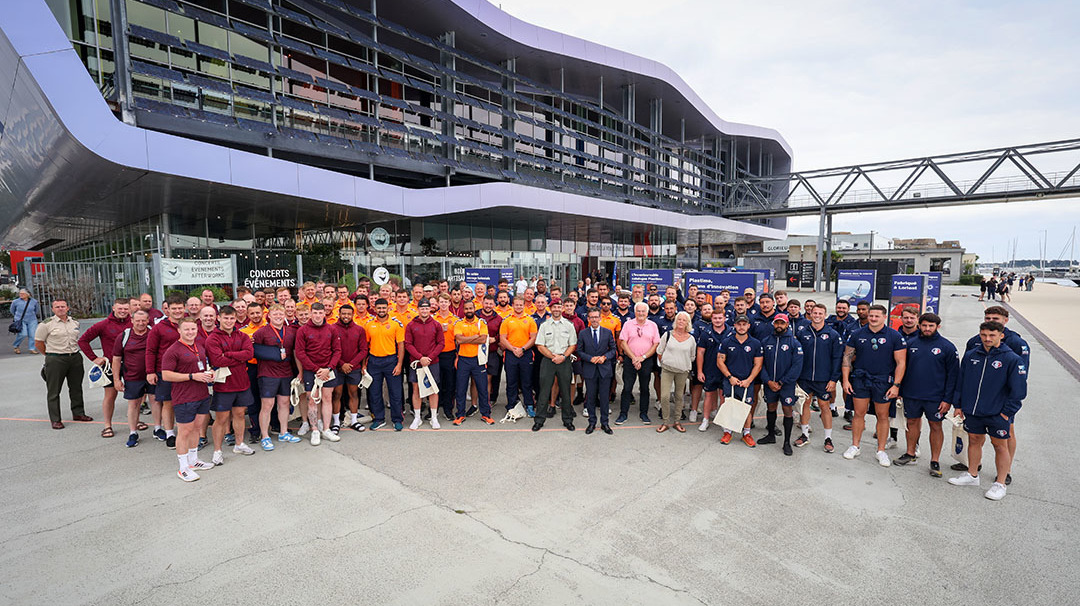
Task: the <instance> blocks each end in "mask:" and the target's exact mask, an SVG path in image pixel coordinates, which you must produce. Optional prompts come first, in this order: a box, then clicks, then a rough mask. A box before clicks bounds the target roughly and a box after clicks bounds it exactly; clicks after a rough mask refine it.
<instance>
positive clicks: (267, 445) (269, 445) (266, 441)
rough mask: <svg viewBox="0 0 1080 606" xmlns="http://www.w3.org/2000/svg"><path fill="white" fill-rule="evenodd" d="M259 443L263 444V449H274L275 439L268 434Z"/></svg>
mask: <svg viewBox="0 0 1080 606" xmlns="http://www.w3.org/2000/svg"><path fill="white" fill-rule="evenodd" d="M259 444H260V445H261V446H262V449H263V450H273V449H274V442H273V440H271V439H270V436H266V437H265V438H263V439H262V440H259Z"/></svg>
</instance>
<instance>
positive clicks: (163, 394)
mask: <svg viewBox="0 0 1080 606" xmlns="http://www.w3.org/2000/svg"><path fill="white" fill-rule="evenodd" d="M154 399H155V400H157V401H158V402H169V401H171V400H172V383H169V382H168V381H166V380H165V379H162V378H161V373H160V372H159V373H158V376H157V385H155V386H154Z"/></svg>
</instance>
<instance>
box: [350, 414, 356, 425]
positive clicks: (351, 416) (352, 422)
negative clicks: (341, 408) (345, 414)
mask: <svg viewBox="0 0 1080 606" xmlns="http://www.w3.org/2000/svg"><path fill="white" fill-rule="evenodd" d="M356 419H357V414H356V413H355V412H350V413H349V425H356Z"/></svg>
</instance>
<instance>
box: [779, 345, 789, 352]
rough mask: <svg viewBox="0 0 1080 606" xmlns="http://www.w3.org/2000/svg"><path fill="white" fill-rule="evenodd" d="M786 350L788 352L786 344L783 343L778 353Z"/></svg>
mask: <svg viewBox="0 0 1080 606" xmlns="http://www.w3.org/2000/svg"><path fill="white" fill-rule="evenodd" d="M787 350H788V346H787V343H784V344H783V345H781V346H780V351H787Z"/></svg>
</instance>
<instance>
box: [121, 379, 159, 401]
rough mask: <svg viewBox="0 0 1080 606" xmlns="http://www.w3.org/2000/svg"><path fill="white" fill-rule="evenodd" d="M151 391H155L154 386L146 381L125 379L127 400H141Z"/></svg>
mask: <svg viewBox="0 0 1080 606" xmlns="http://www.w3.org/2000/svg"><path fill="white" fill-rule="evenodd" d="M151 393H154V386H153V385H151V384H149V383H147V382H146V381H124V399H125V400H141V399H143V396H145V395H146V394H151Z"/></svg>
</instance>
